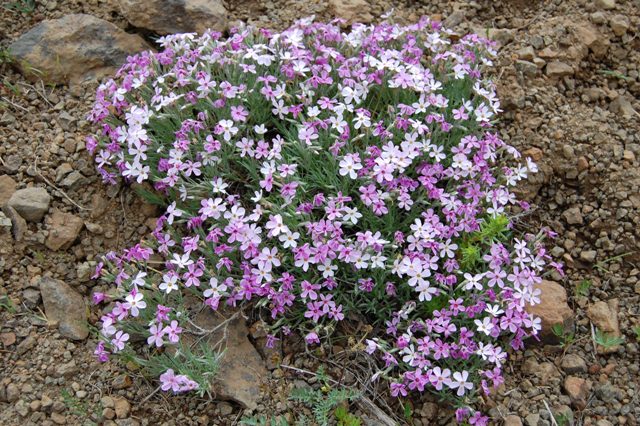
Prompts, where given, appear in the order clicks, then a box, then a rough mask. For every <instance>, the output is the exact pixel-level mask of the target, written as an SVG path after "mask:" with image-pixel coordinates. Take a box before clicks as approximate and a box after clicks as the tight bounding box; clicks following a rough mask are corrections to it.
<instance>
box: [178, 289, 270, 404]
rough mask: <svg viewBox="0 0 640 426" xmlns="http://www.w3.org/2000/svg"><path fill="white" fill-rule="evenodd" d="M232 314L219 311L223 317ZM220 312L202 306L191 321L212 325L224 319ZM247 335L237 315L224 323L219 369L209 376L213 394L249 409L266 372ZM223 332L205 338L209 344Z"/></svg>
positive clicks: (258, 391)
mask: <svg viewBox="0 0 640 426" xmlns="http://www.w3.org/2000/svg"><path fill="white" fill-rule="evenodd" d="M194 303H195V302H194ZM232 314H233V313H230V314H229V313H226V312H225V313H222V315H225V316H227V317H228V316H231V315H232ZM222 315H221V313H220V312H216V313H212V312H211V311H210V310H205V311H202V312H201V313H200V314H198V315H196V317H195V318H194V322H195V324H196V325H198V326H199V327H202V328H205V329H212V328H214V327H216V326H217V325H219V324H220V323H221V322H222V321H224V318H222ZM248 335H249V330H248V328H247V325H246V323H245V320H244V318H243V317H242V316H241V315H238V316H237V317H236V318H235V319H233V320H232V321H230V322H229V323H228V327H227V336H228V337H227V340H226V341H225V343H226V350H225V352H224V355H223V357H222V359H221V360H220V369H219V370H218V373H217V374H216V375H215V377H214V379H213V380H214V382H213V389H214V390H215V394H216V397H217V398H219V399H223V400H232V401H235V402H238V403H239V404H241V405H242V406H243V407H245V408H248V409H250V410H253V409H255V408H256V407H257V406H258V401H259V400H260V398H261V396H262V394H261V392H260V385H261V384H262V383H266V382H267V381H268V376H269V373H268V370H267V368H266V367H265V364H264V361H263V360H262V357H261V356H260V354H259V353H258V351H257V350H256V348H255V347H254V346H253V345H252V344H251V342H250V341H249V338H248ZM223 336H224V335H223V330H222V329H221V330H220V331H219V332H216V333H213V334H212V335H211V336H209V337H208V338H207V341H208V342H209V343H210V344H211V345H213V344H214V343H215V342H218V341H219V340H220V339H221V338H223ZM187 343H189V342H187Z"/></svg>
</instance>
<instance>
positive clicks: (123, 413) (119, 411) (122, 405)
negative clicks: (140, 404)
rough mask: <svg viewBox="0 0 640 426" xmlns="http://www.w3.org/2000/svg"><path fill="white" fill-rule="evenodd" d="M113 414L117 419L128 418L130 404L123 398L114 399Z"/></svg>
mask: <svg viewBox="0 0 640 426" xmlns="http://www.w3.org/2000/svg"><path fill="white" fill-rule="evenodd" d="M114 403H115V407H114V409H115V413H116V417H117V418H119V419H125V418H127V417H129V414H130V413H131V404H129V401H127V400H126V399H124V398H116V399H115V401H114Z"/></svg>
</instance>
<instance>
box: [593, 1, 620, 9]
mask: <svg viewBox="0 0 640 426" xmlns="http://www.w3.org/2000/svg"><path fill="white" fill-rule="evenodd" d="M596 7H597V8H598V9H604V10H610V9H613V8H615V7H616V0H596Z"/></svg>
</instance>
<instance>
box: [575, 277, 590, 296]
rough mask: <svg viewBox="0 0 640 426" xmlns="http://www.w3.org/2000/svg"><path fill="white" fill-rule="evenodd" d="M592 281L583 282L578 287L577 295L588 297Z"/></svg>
mask: <svg viewBox="0 0 640 426" xmlns="http://www.w3.org/2000/svg"><path fill="white" fill-rule="evenodd" d="M591 285H592V283H591V280H582V281H580V282H579V283H578V285H577V286H576V294H577V295H578V296H583V297H587V296H589V290H590V289H591Z"/></svg>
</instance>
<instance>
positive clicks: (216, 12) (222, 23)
mask: <svg viewBox="0 0 640 426" xmlns="http://www.w3.org/2000/svg"><path fill="white" fill-rule="evenodd" d="M118 4H119V5H120V12H122V15H123V16H124V17H125V18H126V19H127V21H129V22H130V23H131V24H132V25H134V26H136V27H139V28H145V29H148V30H152V31H153V32H156V33H158V34H175V33H192V32H196V33H199V34H202V33H204V32H205V31H206V30H208V29H211V30H214V31H220V32H223V31H225V30H226V29H227V9H226V8H225V6H224V3H223V2H222V0H180V1H166V0H118Z"/></svg>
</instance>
